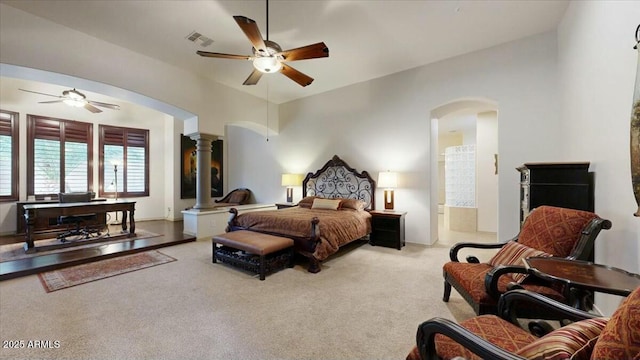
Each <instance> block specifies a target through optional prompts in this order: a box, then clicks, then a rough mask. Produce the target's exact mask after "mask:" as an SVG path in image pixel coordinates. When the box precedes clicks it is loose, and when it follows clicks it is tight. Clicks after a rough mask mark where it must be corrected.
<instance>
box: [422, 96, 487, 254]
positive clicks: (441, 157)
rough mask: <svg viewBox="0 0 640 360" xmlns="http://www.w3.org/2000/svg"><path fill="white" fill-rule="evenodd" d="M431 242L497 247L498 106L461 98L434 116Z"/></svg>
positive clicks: (436, 112)
mask: <svg viewBox="0 0 640 360" xmlns="http://www.w3.org/2000/svg"><path fill="white" fill-rule="evenodd" d="M431 132H432V135H431V140H432V146H431V158H430V162H431V164H430V165H431V166H430V168H431V169H432V175H431V184H430V198H431V202H430V209H431V229H432V233H431V238H432V239H434V240H433V242H435V241H438V242H439V243H441V244H446V245H452V244H454V243H456V242H459V241H478V242H496V241H497V236H496V233H497V223H498V205H497V204H498V175H497V170H498V169H497V166H498V163H497V161H498V106H497V103H496V102H495V101H492V100H489V99H478V98H473V99H458V100H454V101H451V102H448V103H446V104H444V105H441V106H439V107H437V108H435V109H433V110H432V111H431Z"/></svg>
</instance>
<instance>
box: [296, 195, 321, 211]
mask: <svg viewBox="0 0 640 360" xmlns="http://www.w3.org/2000/svg"><path fill="white" fill-rule="evenodd" d="M316 198H318V197H317V196H307V197H305V198H303V199H302V200H300V201H299V202H298V206H300V207H303V208H307V209H311V205H313V200H314V199H316Z"/></svg>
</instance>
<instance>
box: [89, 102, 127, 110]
mask: <svg viewBox="0 0 640 360" xmlns="http://www.w3.org/2000/svg"><path fill="white" fill-rule="evenodd" d="M87 102H88V103H89V104H91V105H95V106H101V107H103V108H108V109H112V110H120V105H116V104H108V103H103V102H99V101H87Z"/></svg>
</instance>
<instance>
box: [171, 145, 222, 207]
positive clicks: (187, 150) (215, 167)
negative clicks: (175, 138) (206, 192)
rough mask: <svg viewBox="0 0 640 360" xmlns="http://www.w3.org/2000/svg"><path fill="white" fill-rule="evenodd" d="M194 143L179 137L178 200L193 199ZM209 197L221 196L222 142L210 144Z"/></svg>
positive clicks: (195, 168) (194, 188) (194, 187)
mask: <svg viewBox="0 0 640 360" xmlns="http://www.w3.org/2000/svg"><path fill="white" fill-rule="evenodd" d="M197 164H198V162H197V159H196V141H195V140H193V139H191V138H190V137H188V136H184V135H181V146H180V179H181V180H180V198H181V199H195V197H196V178H197V176H196V175H197V172H198V168H197ZM210 171H211V197H220V196H223V195H224V194H223V186H222V185H223V184H222V179H223V177H222V174H223V172H222V140H216V141H213V142H212V143H211V169H210Z"/></svg>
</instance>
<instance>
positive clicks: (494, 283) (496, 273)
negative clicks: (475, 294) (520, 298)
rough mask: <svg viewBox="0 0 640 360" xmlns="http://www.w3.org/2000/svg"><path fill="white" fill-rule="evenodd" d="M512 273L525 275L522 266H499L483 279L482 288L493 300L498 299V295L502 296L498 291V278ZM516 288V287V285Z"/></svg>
mask: <svg viewBox="0 0 640 360" xmlns="http://www.w3.org/2000/svg"><path fill="white" fill-rule="evenodd" d="M513 273H517V274H526V273H527V269H526V268H525V267H524V266H517V265H500V266H496V267H494V268H493V269H491V270H490V271H489V272H488V273H487V275H486V276H485V278H484V287H485V289H486V290H487V293H489V295H491V296H492V297H493V298H495V299H498V298H500V295H502V292H501V291H500V290H498V280H499V279H500V276H502V275H505V274H513ZM514 284H515V283H514ZM516 286H518V285H517V284H516Z"/></svg>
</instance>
